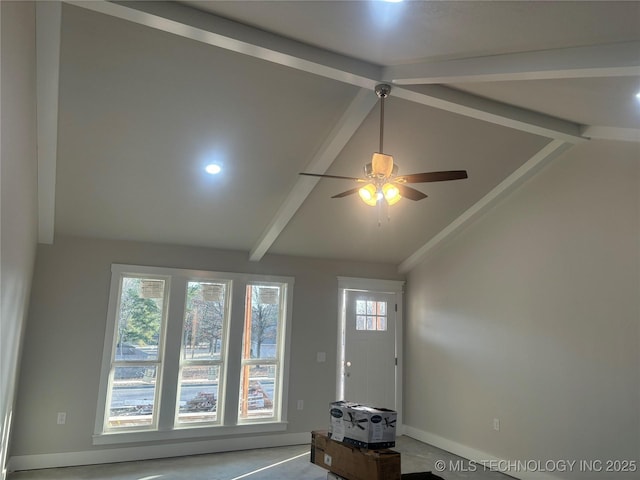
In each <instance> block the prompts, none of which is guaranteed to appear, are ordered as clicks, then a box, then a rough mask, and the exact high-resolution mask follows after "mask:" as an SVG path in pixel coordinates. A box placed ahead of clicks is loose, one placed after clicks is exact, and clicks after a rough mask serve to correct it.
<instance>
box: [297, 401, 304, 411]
mask: <svg viewBox="0 0 640 480" xmlns="http://www.w3.org/2000/svg"><path fill="white" fill-rule="evenodd" d="M302 409H304V400H298V410H302Z"/></svg>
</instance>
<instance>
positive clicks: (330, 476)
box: [327, 472, 347, 480]
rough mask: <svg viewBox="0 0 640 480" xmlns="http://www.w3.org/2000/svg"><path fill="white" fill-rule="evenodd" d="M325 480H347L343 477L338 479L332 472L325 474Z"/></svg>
mask: <svg viewBox="0 0 640 480" xmlns="http://www.w3.org/2000/svg"><path fill="white" fill-rule="evenodd" d="M327 480H347V479H346V478H343V477H339V476H338V475H336V474H335V473H333V472H327Z"/></svg>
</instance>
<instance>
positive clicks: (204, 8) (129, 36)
mask: <svg viewBox="0 0 640 480" xmlns="http://www.w3.org/2000/svg"><path fill="white" fill-rule="evenodd" d="M38 15H39V16H38V35H39V37H38V110H39V120H38V121H39V125H38V128H39V196H40V202H41V203H40V241H41V242H45V243H47V242H52V241H54V240H55V235H59V234H63V235H82V236H91V237H100V238H115V239H130V240H139V241H148V242H162V243H171V244H180V245H197V246H207V247H213V248H222V249H232V250H242V251H246V252H247V255H249V257H250V258H251V259H252V260H255V261H259V260H260V259H261V258H262V256H263V255H265V254H266V253H275V254H284V255H298V256H310V257H318V258H332V259H353V260H363V261H376V262H391V263H395V264H398V265H399V268H400V270H407V269H409V268H411V266H412V265H414V264H415V262H417V261H418V260H419V259H420V258H422V256H423V255H424V254H426V253H427V252H428V251H429V250H430V249H431V248H433V247H434V246H436V245H437V244H438V243H439V242H441V241H442V240H444V239H445V238H447V236H448V235H450V234H452V233H455V232H456V231H457V230H458V229H459V228H461V227H463V226H464V225H465V224H467V223H468V222H470V221H472V220H473V219H474V218H476V216H477V215H479V214H481V213H482V212H484V211H485V210H486V209H488V208H490V207H491V206H492V205H493V204H494V203H495V202H496V201H498V200H500V199H501V198H502V197H503V196H504V195H505V194H507V193H508V192H509V191H510V189H512V188H513V187H514V186H517V185H518V184H519V183H521V182H522V181H524V180H526V179H527V178H528V177H529V176H531V175H533V174H535V172H537V171H538V170H539V169H540V168H542V167H543V166H544V165H545V164H547V163H549V162H552V161H562V153H563V152H564V151H566V150H567V149H568V148H571V147H572V146H574V145H576V144H578V143H583V142H589V141H599V140H598V139H614V140H618V141H620V140H621V141H635V142H638V141H640V102H639V101H638V100H637V99H636V98H635V95H636V93H637V92H639V91H640V3H638V2H615V1H606V2H554V1H550V2H521V1H517V2H483V1H473V2H463V1H453V2H447V1H433V2H431V1H425V2H400V3H388V2H383V1H347V2H340V1H332V2H322V1H320V2H316V1H283V2H279V1H264V2H254V1H247V2H245V1H229V2H218V1H215V2H206V1H189V2H118V3H114V2H103V1H98V2H77V1H68V2H63V3H62V4H59V3H54V2H40V3H39V4H38ZM381 82H384V83H388V84H390V85H391V86H392V91H391V96H390V97H389V99H388V100H387V101H386V105H385V132H384V134H385V135H384V139H385V144H384V147H385V151H386V153H389V154H392V155H393V156H394V159H395V161H396V162H397V163H398V165H399V168H400V173H401V174H408V173H417V172H425V171H438V170H460V169H465V170H467V171H468V174H469V178H468V179H466V180H459V181H452V182H441V183H428V184H419V185H417V186H416V188H417V189H419V190H421V191H422V192H424V193H426V194H427V195H428V198H426V199H424V200H420V201H417V202H414V201H411V200H408V199H403V200H401V201H400V202H399V203H398V204H396V205H394V206H391V207H389V208H380V209H379V208H376V207H373V208H372V207H368V206H366V205H364V204H363V203H362V202H361V201H360V199H359V198H358V196H357V195H352V196H349V197H345V198H341V199H332V198H330V197H331V196H332V195H335V194H337V193H339V192H342V191H344V190H347V189H349V188H353V187H354V185H353V184H352V183H351V182H349V181H346V180H336V179H321V180H319V179H317V178H310V177H301V176H299V173H300V172H314V173H327V174H333V175H341V176H354V177H357V176H362V167H363V165H364V164H365V163H367V162H369V161H370V159H371V155H372V153H373V152H374V151H376V150H377V148H378V140H379V137H378V135H379V125H378V122H379V111H378V109H377V107H378V103H377V101H378V99H377V97H376V95H375V93H374V87H375V85H376V84H378V83H381ZM590 139H593V140H590ZM638 145H640V143H638ZM639 153H640V150H639ZM211 161H215V162H217V163H219V164H220V165H221V166H222V172H221V173H220V174H219V175H216V176H210V175H208V174H206V173H205V172H204V167H205V165H206V164H208V163H210V162H211ZM603 161H606V160H603Z"/></svg>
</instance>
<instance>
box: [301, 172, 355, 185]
mask: <svg viewBox="0 0 640 480" xmlns="http://www.w3.org/2000/svg"><path fill="white" fill-rule="evenodd" d="M299 175H306V176H307V177H321V178H337V179H339V180H355V181H356V182H360V183H364V182H366V181H367V180H365V179H364V178H358V177H342V176H340V175H321V174H319V173H299Z"/></svg>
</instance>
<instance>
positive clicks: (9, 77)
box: [0, 2, 38, 478]
mask: <svg viewBox="0 0 640 480" xmlns="http://www.w3.org/2000/svg"><path fill="white" fill-rule="evenodd" d="M0 17H1V23H0V31H1V35H2V40H1V44H2V47H1V50H2V53H1V59H2V60H1V62H2V65H1V67H0V68H1V70H2V79H1V85H2V89H1V92H0V95H1V96H2V120H1V123H2V132H1V139H2V145H1V155H0V159H1V165H0V177H1V178H2V180H1V182H2V183H1V187H0V192H1V193H0V196H1V197H0V204H1V205H2V207H1V209H2V211H1V219H2V220H1V226H0V231H1V234H0V236H1V239H0V272H1V274H0V300H1V305H2V307H1V310H0V426H1V428H2V436H1V437H0V438H1V439H2V440H1V443H0V472H2V473H0V478H4V466H5V458H6V453H7V449H8V440H9V436H10V421H9V420H10V418H11V412H12V408H13V402H14V395H15V384H16V370H17V365H18V363H19V355H20V343H21V334H22V331H23V325H24V323H25V321H26V316H27V305H28V299H29V290H30V286H31V276H32V273H33V264H34V261H35V255H36V242H37V214H38V213H37V194H36V191H37V190H36V188H37V159H36V107H35V8H34V4H33V3H32V2H28V3H26V2H25V3H19V2H0Z"/></svg>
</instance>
